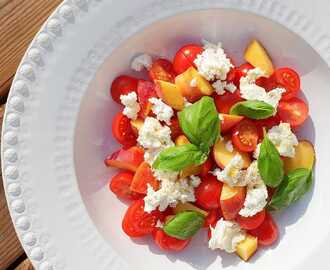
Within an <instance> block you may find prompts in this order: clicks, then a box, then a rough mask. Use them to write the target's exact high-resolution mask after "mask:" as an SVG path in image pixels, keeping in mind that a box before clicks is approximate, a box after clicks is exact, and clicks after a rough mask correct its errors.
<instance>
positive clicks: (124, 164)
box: [104, 146, 144, 172]
mask: <svg viewBox="0 0 330 270" xmlns="http://www.w3.org/2000/svg"><path fill="white" fill-rule="evenodd" d="M143 160H144V151H143V149H141V148H139V147H137V146H133V147H131V148H129V149H127V150H125V149H120V150H118V151H116V152H114V153H112V154H111V155H110V156H108V157H107V158H106V159H105V161H104V163H105V165H106V166H108V167H114V168H118V169H124V170H129V171H132V172H135V171H136V170H137V169H138V167H139V166H140V164H141V163H142V162H143Z"/></svg>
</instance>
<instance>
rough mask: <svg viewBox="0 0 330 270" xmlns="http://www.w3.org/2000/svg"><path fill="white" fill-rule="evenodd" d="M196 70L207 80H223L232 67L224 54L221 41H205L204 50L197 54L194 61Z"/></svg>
mask: <svg viewBox="0 0 330 270" xmlns="http://www.w3.org/2000/svg"><path fill="white" fill-rule="evenodd" d="M194 63H195V65H196V67H197V69H198V72H199V73H200V74H201V75H202V76H203V77H205V78H206V79H207V80H209V81H212V80H216V79H217V80H225V79H226V77H227V73H228V72H229V71H230V69H231V68H232V67H233V65H232V64H231V62H230V59H229V58H228V57H227V55H226V54H225V52H224V50H223V48H222V45H221V43H218V44H217V45H216V44H211V43H207V44H206V45H205V46H204V51H203V52H202V53H201V54H199V55H197V57H196V59H195V61H194Z"/></svg>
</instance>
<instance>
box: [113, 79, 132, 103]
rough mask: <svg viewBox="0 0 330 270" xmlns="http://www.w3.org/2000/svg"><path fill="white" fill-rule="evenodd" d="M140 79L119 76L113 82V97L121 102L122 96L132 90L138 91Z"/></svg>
mask: <svg viewBox="0 0 330 270" xmlns="http://www.w3.org/2000/svg"><path fill="white" fill-rule="evenodd" d="M137 84H138V79H136V78H133V77H131V76H126V75H121V76H118V77H117V78H116V79H114V81H113V82H112V84H111V88H110V94H111V96H112V99H113V100H114V101H116V102H117V103H119V104H121V102H120V96H121V95H127V94H128V93H130V92H136V89H137Z"/></svg>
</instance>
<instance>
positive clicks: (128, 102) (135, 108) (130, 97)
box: [120, 91, 140, 120]
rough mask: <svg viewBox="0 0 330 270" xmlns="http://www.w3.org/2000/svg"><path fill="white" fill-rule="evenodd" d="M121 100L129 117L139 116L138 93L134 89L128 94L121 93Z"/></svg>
mask: <svg viewBox="0 0 330 270" xmlns="http://www.w3.org/2000/svg"><path fill="white" fill-rule="evenodd" d="M120 101H121V103H122V104H123V105H124V106H125V108H124V110H123V114H124V115H126V116H127V117H128V118H130V119H133V120H135V119H136V118H137V114H138V112H139V111H140V105H139V103H138V102H137V95H136V93H135V92H134V91H132V92H130V93H128V94H127V95H121V96H120Z"/></svg>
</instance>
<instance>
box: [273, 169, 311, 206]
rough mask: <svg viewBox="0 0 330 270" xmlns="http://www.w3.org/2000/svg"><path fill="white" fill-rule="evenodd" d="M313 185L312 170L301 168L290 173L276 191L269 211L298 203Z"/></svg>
mask: <svg viewBox="0 0 330 270" xmlns="http://www.w3.org/2000/svg"><path fill="white" fill-rule="evenodd" d="M312 183H313V173H312V171H311V170H308V169H304V168H300V169H296V170H294V171H292V172H290V173H289V174H288V175H287V176H285V178H284V180H283V182H282V183H281V185H280V186H279V187H278V188H277V190H276V191H275V193H274V195H273V197H272V199H271V201H270V203H269V205H268V208H269V210H280V209H283V208H285V207H288V206H289V205H290V204H292V203H294V202H296V201H298V200H299V199H300V198H301V197H302V196H304V195H305V194H306V193H307V192H308V191H309V190H310V188H311V187H312Z"/></svg>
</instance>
